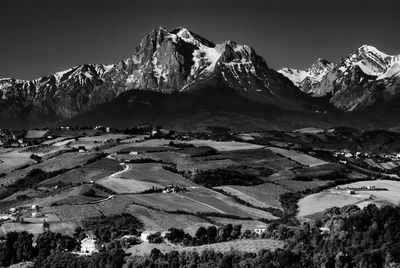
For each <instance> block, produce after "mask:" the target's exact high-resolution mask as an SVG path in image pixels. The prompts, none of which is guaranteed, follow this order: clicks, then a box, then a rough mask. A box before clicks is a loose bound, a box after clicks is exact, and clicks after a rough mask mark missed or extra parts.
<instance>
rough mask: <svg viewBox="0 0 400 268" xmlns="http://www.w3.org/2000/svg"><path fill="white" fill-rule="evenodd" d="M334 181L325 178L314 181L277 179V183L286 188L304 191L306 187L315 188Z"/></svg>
mask: <svg viewBox="0 0 400 268" xmlns="http://www.w3.org/2000/svg"><path fill="white" fill-rule="evenodd" d="M330 182H332V181H328V180H326V181H325V180H323V181H318V180H314V181H296V180H286V179H283V180H279V181H277V184H279V185H282V186H283V187H285V188H286V189H288V190H290V191H294V192H297V191H303V190H306V189H313V188H317V187H319V186H324V185H326V184H328V183H330Z"/></svg>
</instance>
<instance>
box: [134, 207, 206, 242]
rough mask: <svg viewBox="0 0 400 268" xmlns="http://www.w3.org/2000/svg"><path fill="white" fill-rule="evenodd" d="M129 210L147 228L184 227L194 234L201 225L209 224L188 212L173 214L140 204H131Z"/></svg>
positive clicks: (186, 230)
mask: <svg viewBox="0 0 400 268" xmlns="http://www.w3.org/2000/svg"><path fill="white" fill-rule="evenodd" d="M127 211H128V212H129V213H130V214H132V215H135V217H137V218H138V219H139V220H140V221H141V222H143V224H144V228H145V229H146V230H160V231H161V230H168V229H169V228H172V227H174V228H179V229H184V230H185V232H187V233H189V234H191V235H194V233H195V232H196V231H197V229H198V228H199V227H200V226H209V225H210V223H208V222H207V221H204V220H203V219H201V218H199V217H196V216H192V215H186V214H175V213H174V214H171V213H167V212H164V211H157V210H152V209H148V208H145V207H142V206H138V205H130V206H129V207H128V209H127Z"/></svg>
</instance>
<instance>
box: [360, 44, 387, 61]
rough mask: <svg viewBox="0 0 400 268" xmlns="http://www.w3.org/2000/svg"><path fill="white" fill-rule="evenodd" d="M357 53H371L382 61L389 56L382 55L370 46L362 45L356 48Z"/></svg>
mask: <svg viewBox="0 0 400 268" xmlns="http://www.w3.org/2000/svg"><path fill="white" fill-rule="evenodd" d="M357 52H358V53H360V54H368V53H371V54H374V55H376V56H378V57H380V58H383V59H384V58H387V57H389V55H387V54H385V53H383V52H382V51H380V50H378V49H377V48H376V47H374V46H371V45H362V46H361V47H360V48H358V50H357Z"/></svg>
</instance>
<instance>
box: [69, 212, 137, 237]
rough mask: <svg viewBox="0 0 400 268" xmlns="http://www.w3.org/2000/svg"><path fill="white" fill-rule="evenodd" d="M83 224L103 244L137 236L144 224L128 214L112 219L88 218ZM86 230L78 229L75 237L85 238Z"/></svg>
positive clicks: (112, 217) (111, 217)
mask: <svg viewBox="0 0 400 268" xmlns="http://www.w3.org/2000/svg"><path fill="white" fill-rule="evenodd" d="M82 223H83V226H84V228H85V229H86V230H93V233H94V235H95V236H96V237H97V239H98V240H99V242H101V243H109V242H111V241H113V240H114V239H116V238H120V237H122V236H124V235H137V234H138V233H139V232H138V229H142V228H143V224H142V223H141V222H140V221H139V220H138V219H137V218H136V217H134V216H132V215H131V214H126V213H124V214H121V215H116V216H110V217H97V218H88V219H84V220H83V221H82ZM85 229H82V228H80V227H78V228H77V229H76V232H75V237H77V238H80V239H82V237H85Z"/></svg>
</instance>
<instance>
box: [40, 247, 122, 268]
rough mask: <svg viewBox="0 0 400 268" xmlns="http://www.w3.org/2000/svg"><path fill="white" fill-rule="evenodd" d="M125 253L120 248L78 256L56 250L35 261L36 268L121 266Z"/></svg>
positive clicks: (107, 267)
mask: <svg viewBox="0 0 400 268" xmlns="http://www.w3.org/2000/svg"><path fill="white" fill-rule="evenodd" d="M125 256H126V254H125V252H124V251H123V250H122V248H115V249H112V250H107V251H101V252H99V253H94V254H92V255H91V256H78V255H75V254H71V253H68V252H60V251H56V252H54V253H52V254H51V255H49V256H48V257H47V258H46V259H43V260H38V261H36V263H35V267H37V268H76V267H80V268H122V267H123V264H124V258H125Z"/></svg>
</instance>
